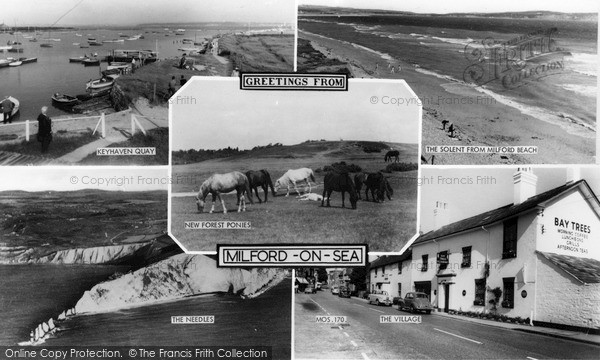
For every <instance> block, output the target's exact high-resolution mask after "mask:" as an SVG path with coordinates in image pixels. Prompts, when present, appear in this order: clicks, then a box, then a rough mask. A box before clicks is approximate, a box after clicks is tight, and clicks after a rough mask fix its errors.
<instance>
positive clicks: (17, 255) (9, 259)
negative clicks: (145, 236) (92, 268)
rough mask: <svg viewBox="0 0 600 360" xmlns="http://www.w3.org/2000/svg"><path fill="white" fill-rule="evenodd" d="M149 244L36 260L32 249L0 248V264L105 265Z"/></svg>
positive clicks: (93, 249)
mask: <svg viewBox="0 0 600 360" xmlns="http://www.w3.org/2000/svg"><path fill="white" fill-rule="evenodd" d="M148 244H149V242H143V243H134V244H123V245H110V246H96V247H91V248H81V249H66V250H59V251H56V252H54V253H51V254H48V255H46V256H42V257H40V258H37V257H36V256H35V251H34V249H33V248H26V247H23V246H18V247H12V248H11V247H2V246H0V264H78V265H84V264H85V265H94V264H106V263H110V262H114V261H117V260H119V259H123V258H125V257H127V256H130V255H133V254H134V253H135V252H136V251H137V250H139V249H140V248H143V247H144V246H146V245H148Z"/></svg>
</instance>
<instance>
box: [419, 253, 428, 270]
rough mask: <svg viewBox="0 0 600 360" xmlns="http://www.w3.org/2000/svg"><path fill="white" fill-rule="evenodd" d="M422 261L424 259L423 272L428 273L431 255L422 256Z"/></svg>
mask: <svg viewBox="0 0 600 360" xmlns="http://www.w3.org/2000/svg"><path fill="white" fill-rule="evenodd" d="M421 259H423V264H421V271H422V272H426V271H427V261H428V260H429V255H423V256H421Z"/></svg>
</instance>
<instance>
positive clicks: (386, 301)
mask: <svg viewBox="0 0 600 360" xmlns="http://www.w3.org/2000/svg"><path fill="white" fill-rule="evenodd" d="M372 303H375V305H381V304H383V305H387V306H391V305H392V298H391V297H390V295H389V294H388V292H387V291H384V290H375V291H373V292H372V293H370V294H369V304H372Z"/></svg>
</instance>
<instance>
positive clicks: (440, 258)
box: [437, 251, 448, 270]
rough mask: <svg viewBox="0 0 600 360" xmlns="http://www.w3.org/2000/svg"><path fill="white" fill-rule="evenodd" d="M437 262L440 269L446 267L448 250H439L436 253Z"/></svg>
mask: <svg viewBox="0 0 600 360" xmlns="http://www.w3.org/2000/svg"><path fill="white" fill-rule="evenodd" d="M437 262H438V264H440V270H445V269H446V268H447V267H448V251H440V252H439V253H438V255H437Z"/></svg>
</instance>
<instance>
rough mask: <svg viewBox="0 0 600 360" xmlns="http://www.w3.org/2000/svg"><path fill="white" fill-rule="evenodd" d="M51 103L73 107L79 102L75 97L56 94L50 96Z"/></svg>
mask: <svg viewBox="0 0 600 360" xmlns="http://www.w3.org/2000/svg"><path fill="white" fill-rule="evenodd" d="M52 102H53V103H54V104H56V105H62V106H73V105H76V104H77V103H78V102H79V100H78V99H77V98H76V97H75V96H71V95H66V94H59V93H56V94H54V95H52Z"/></svg>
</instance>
